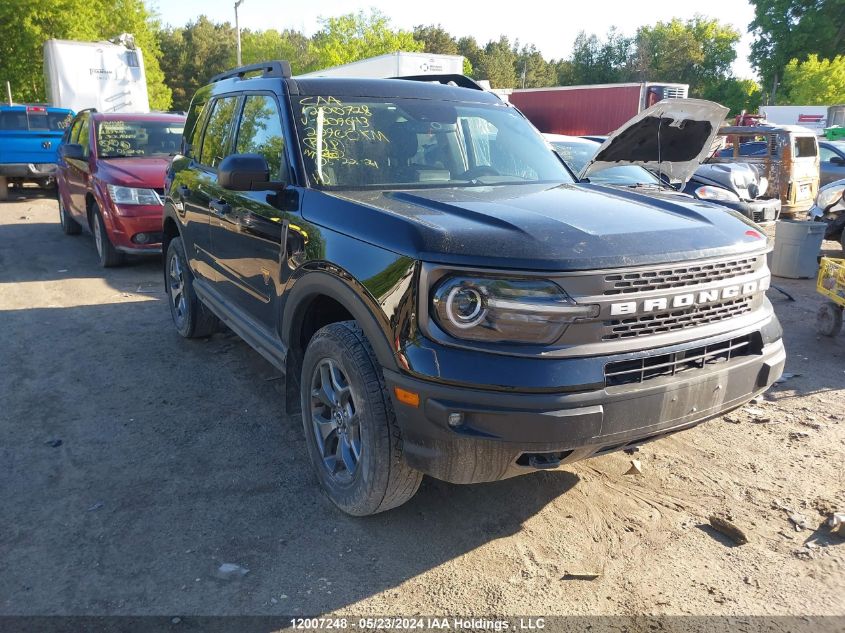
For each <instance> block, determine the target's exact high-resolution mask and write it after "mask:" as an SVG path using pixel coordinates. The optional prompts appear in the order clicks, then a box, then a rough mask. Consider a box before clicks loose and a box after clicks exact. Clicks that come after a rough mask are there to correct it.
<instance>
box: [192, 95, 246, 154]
mask: <svg viewBox="0 0 845 633" xmlns="http://www.w3.org/2000/svg"><path fill="white" fill-rule="evenodd" d="M237 105H238V97H235V96H232V97H223V98H221V99H217V101H215V102H214V103H213V104H212V106H211V114H210V115H209V117H208V124H207V125H206V126H205V134H204V135H203V140H202V151H201V152H200V163H202V164H203V165H206V166H208V167H217V165H219V164H220V161H222V160H223V159H224V158H226V156H228V155H229V147H230V145H231V143H230V140H231V136H232V120H233V119H234V116H235V109H236V107H237Z"/></svg>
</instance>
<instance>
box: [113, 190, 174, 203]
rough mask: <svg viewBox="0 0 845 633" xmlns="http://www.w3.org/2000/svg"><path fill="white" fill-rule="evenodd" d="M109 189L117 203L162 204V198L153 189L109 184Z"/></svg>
mask: <svg viewBox="0 0 845 633" xmlns="http://www.w3.org/2000/svg"><path fill="white" fill-rule="evenodd" d="M108 190H109V197H110V198H111V199H112V202H114V203H115V204H147V205H156V204H157V205H160V204H161V198H159V196H158V194H157V193H156V192H155V191H153V190H152V189H136V188H134V187H120V186H118V185H108Z"/></svg>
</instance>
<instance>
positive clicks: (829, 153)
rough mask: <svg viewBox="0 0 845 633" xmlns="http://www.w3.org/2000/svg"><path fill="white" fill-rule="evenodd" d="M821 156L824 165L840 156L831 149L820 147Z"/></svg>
mask: <svg viewBox="0 0 845 633" xmlns="http://www.w3.org/2000/svg"><path fill="white" fill-rule="evenodd" d="M819 155H820V156H821V158H822V162H823V163H827V162H829V161H830V159H831V158H833V157H834V156H839V154H837V153H836V152H834V151H833V150H832V149H830V148H829V147H821V146H820V147H819Z"/></svg>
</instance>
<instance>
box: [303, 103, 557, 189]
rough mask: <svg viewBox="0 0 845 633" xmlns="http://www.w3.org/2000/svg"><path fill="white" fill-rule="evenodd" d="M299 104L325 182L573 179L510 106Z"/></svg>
mask: <svg viewBox="0 0 845 633" xmlns="http://www.w3.org/2000/svg"><path fill="white" fill-rule="evenodd" d="M294 105H295V108H296V112H295V114H296V124H297V127H298V131H299V137H300V142H301V147H300V150H301V152H302V156H303V160H304V162H305V169H306V172H307V174H308V176H309V178H310V179H311V181H312V182H313V183H314V184H315V185H316V186H318V187H319V186H322V187H331V188H338V189H341V188H359V187H363V188H367V187H372V188H392V187H395V188H410V187H413V188H417V187H443V186H476V185H496V184H522V183H536V182H554V183H562V182H567V183H569V182H572V177H571V176H570V175H569V173H568V172H567V171H566V168H565V167H564V166H563V165H562V164H561V162H560V161H559V160H558V159H557V158H556V157H555V155H554V154H553V153H552V152H550V151H549V149H548V146H547V145H546V143H545V142H544V141H543V138H542V137H541V136H540V135H539V134H538V133H537V132H536V130H534V128H532V127H531V125H530V124H529V123H528V122H527V121H526V120H525V119H524V118H523V117H522V116H521V115H520V114H519V113H518V112H516V111H515V110H514V109H512V108H509V107H507V106H504V105H483V104H470V103H457V102H446V101H432V100H421V99H380V98H372V97H369V98H348V97H343V98H340V97H332V96H310V97H300V98H297V99H296V100H295V101H294Z"/></svg>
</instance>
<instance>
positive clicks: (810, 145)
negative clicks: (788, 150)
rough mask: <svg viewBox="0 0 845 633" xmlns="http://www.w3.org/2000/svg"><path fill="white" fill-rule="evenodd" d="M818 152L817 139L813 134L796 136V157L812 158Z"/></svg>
mask: <svg viewBox="0 0 845 633" xmlns="http://www.w3.org/2000/svg"><path fill="white" fill-rule="evenodd" d="M816 154H818V150H817V149H816V139H815V138H814V137H812V136H796V137H795V154H794V157H795V158H811V157H814V156H815V155H816Z"/></svg>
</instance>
